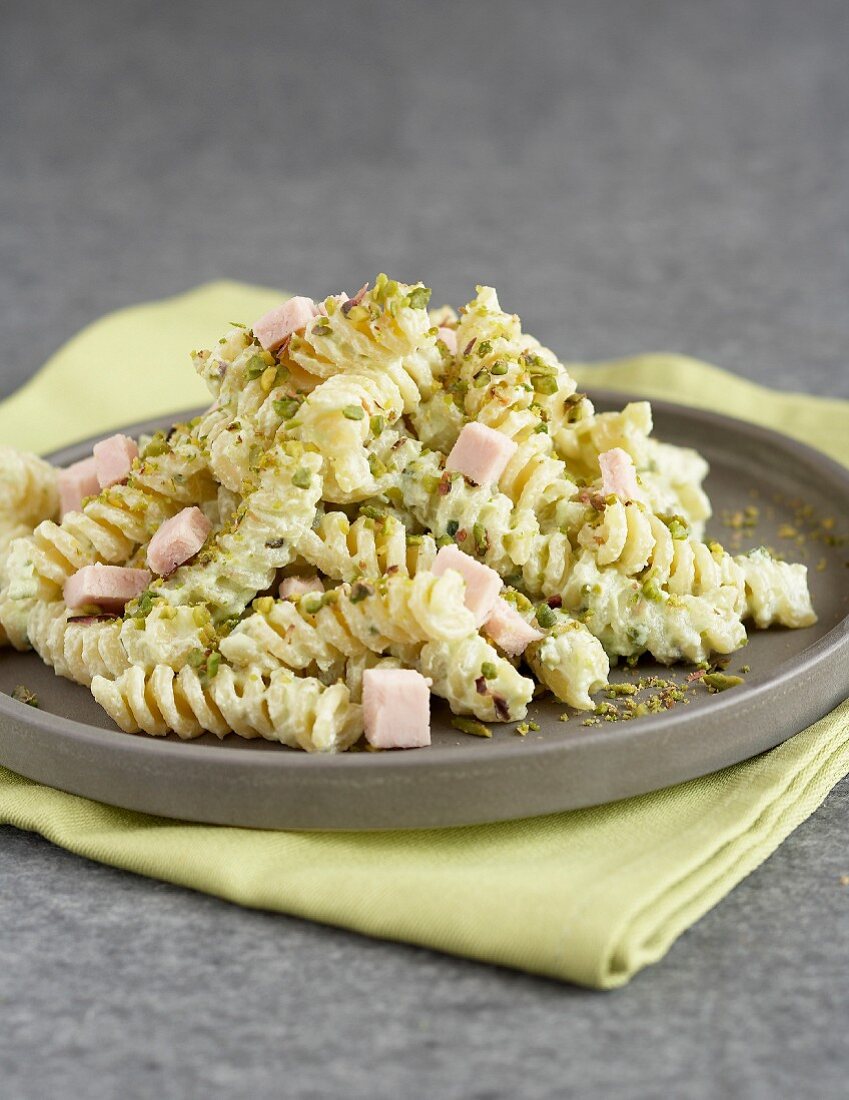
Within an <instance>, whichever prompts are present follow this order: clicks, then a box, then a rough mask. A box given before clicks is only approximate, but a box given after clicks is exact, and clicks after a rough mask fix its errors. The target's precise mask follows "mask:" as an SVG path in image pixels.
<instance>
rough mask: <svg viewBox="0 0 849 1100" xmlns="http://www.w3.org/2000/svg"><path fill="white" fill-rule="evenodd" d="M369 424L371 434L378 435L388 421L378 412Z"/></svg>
mask: <svg viewBox="0 0 849 1100" xmlns="http://www.w3.org/2000/svg"><path fill="white" fill-rule="evenodd" d="M369 426H370V428H371V434H372V435H374V436H378V435H380V433H381V432H382V431H383V429H384V427H385V426H386V421H385V420H384V419H383V417H382V416H380V415H379V414H377V415H375V416H373V417H372V418H371V421H370V423H369Z"/></svg>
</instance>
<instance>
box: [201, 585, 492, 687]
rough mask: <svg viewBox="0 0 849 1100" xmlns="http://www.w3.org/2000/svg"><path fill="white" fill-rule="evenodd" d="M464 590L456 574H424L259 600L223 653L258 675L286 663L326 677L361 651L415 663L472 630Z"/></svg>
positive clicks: (225, 640) (225, 641)
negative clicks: (425, 650) (426, 648)
mask: <svg viewBox="0 0 849 1100" xmlns="http://www.w3.org/2000/svg"><path fill="white" fill-rule="evenodd" d="M464 589H465V584H464V582H463V579H462V577H461V576H460V574H459V573H456V572H454V571H449V572H447V573H445V574H444V575H443V576H441V577H436V576H434V575H433V574H432V573H426V572H422V573H418V574H416V576H415V577H405V576H403V575H400V574H399V575H392V576H387V577H380V578H378V579H376V580H362V581H356V582H354V584H353V585H349V584H342V585H340V586H339V587H338V588H335V589H331V590H330V591H329V592H326V593H325V594H324V595H323V596H318V595H316V594H314V593H313V594H308V595H306V596H302V597H301V598H300V599H299V600H272V599H271V598H270V597H264V598H262V599H259V600H256V601H255V602H254V605H253V607H254V610H253V613H252V614H251V615H248V617H247V618H245V619H243V620H242V621H241V622H240V623H238V624H237V625H236V626H235V627H234V628H233V630H232V631H231V632H230V633H229V634H228V635H227V637H226V638H223V639H222V641H221V643H220V650H221V654H222V656H223V657H224V658H225V659H226V660H227V661H228V662H230V663H231V664H232V665H234V666H236V667H256V668H259V669H262V670H267V669H272V668H275V667H277V666H278V665H285V666H287V667H289V668H294V669H308V668H312V667H313V666H315V667H317V668H318V669H319V670H320V671H327V670H328V669H330V668H333V667H337V666H338V665H339V663H340V662H344V661H346V660H347V659H348V658H350V657H359V656H361V655H362V654H363V653H364V652H365V651H371V652H374V653H380V654H383V653H386V652H390V651H391V652H392V653H395V654H403V655H404V657H405V659H413V658H414V656H415V653H416V652H417V648H418V647H420V646H421V645H422V644H423V643H425V642H427V641H456V640H458V639H462V638H465V637H466V636H467V635H469V634H472V633H474V632H475V620H474V616H473V615H472V613H471V612H470V611H469V610H468V608H467V607H466V606H465V604H464V602H463V593H464Z"/></svg>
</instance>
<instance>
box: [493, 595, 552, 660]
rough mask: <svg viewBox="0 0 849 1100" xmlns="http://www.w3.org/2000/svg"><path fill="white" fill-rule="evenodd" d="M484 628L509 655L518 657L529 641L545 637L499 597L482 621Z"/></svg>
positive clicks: (536, 640)
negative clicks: (484, 620) (485, 618)
mask: <svg viewBox="0 0 849 1100" xmlns="http://www.w3.org/2000/svg"><path fill="white" fill-rule="evenodd" d="M484 630H485V631H486V633H487V634H488V635H489V636H490V638H492V640H493V641H494V642H495V644H496V645H497V646H500V647H501V649H503V650H504V652H505V653H506V654H507V655H508V656H510V657H518V656H519V654H520V653H524V652H525V650H526V649H527V648H528V646H529V645H530V644H531V642H538V641H540V640H541V639H542V638H544V637H545V635H544V634H543V633H541V632H540V631H539V630H536V629H535V628H534V627H532V626H531V625H530V623H528V622H526V621H525V620H524V619H523V618H522V616H521V615H520V614H519V612H518V611H517V610H516V608H515V607H513V606H511V605H510V604H509V603H508V602H507V601H506V600H502V599H500V598H499V599H497V600H496V601H495V607H493V609H492V611H490V613H489V616H488V617H487V620H486V622H485V623H484Z"/></svg>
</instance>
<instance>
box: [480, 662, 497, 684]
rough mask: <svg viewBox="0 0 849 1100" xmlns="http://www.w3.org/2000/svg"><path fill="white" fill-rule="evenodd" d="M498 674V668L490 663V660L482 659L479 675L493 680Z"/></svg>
mask: <svg viewBox="0 0 849 1100" xmlns="http://www.w3.org/2000/svg"><path fill="white" fill-rule="evenodd" d="M497 675H498V669H497V668H496V667H495V665H494V664H493V663H492V661H484V662H483V664H482V665H481V676H483V678H484V680H494V679H495V678H496V676H497Z"/></svg>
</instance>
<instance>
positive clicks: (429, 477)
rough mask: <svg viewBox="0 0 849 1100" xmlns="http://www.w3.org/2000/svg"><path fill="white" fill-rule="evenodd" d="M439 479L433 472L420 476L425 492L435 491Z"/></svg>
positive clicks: (437, 487)
mask: <svg viewBox="0 0 849 1100" xmlns="http://www.w3.org/2000/svg"><path fill="white" fill-rule="evenodd" d="M439 480H440V479H439V478H438V477H435V476H434V475H433V474H425V476H424V477H423V478H422V488H423V489H424V491H425V492H426V493H435V492H436V491H437V490H438V489H439Z"/></svg>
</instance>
